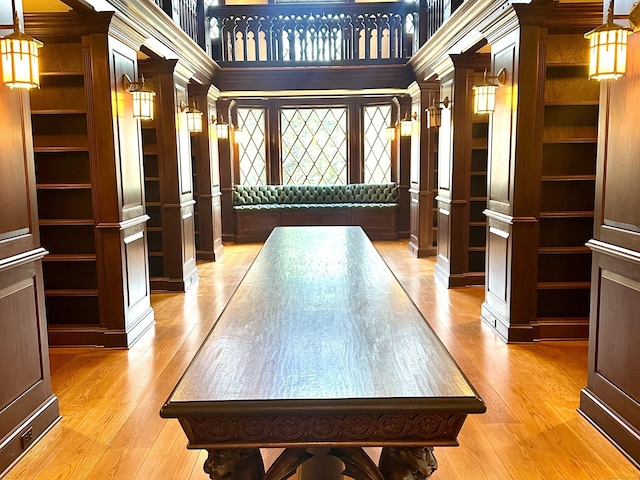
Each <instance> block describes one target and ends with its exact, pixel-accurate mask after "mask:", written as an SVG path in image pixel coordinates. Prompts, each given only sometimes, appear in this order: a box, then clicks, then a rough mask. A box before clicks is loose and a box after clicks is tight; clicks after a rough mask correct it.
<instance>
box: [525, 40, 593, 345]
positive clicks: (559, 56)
mask: <svg viewBox="0 0 640 480" xmlns="http://www.w3.org/2000/svg"><path fill="white" fill-rule="evenodd" d="M544 87H545V94H544V138H543V147H542V148H543V149H542V166H541V185H540V237H539V248H538V282H537V319H538V322H540V324H541V327H540V328H541V329H542V328H544V324H545V322H546V323H555V324H562V323H564V324H567V325H571V327H570V328H573V329H574V330H575V329H576V327H578V329H579V328H580V327H581V326H583V329H584V331H585V332H586V328H587V325H588V316H589V289H590V272H591V253H590V251H589V249H588V248H587V247H585V243H586V242H587V241H588V240H589V239H590V238H591V237H592V236H593V209H594V198H595V178H596V176H595V175H596V141H597V124H598V98H599V84H598V82H596V81H590V80H588V49H587V44H586V42H584V39H583V38H582V35H578V34H562V35H549V37H548V39H547V44H546V78H545V84H544ZM575 331H576V332H577V331H578V330H575Z"/></svg>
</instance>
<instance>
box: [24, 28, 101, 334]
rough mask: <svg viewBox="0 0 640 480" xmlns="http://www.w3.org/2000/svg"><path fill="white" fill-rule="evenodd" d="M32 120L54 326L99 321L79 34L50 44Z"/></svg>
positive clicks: (33, 102)
mask: <svg viewBox="0 0 640 480" xmlns="http://www.w3.org/2000/svg"><path fill="white" fill-rule="evenodd" d="M40 58H41V73H40V76H41V88H40V89H38V90H31V121H32V130H33V142H34V157H35V168H36V187H37V194H38V216H39V225H40V235H41V239H42V245H43V247H44V248H46V249H47V250H48V251H49V252H50V254H49V255H47V256H46V257H44V263H43V271H44V284H45V303H46V307H47V318H48V322H49V325H50V326H57V327H61V328H64V326H65V325H76V326H77V325H82V326H97V325H99V324H100V318H99V307H98V280H97V268H96V246H95V237H94V221H93V204H92V196H93V192H92V183H91V174H90V162H89V139H88V133H87V105H86V95H85V85H84V83H85V79H84V60H83V53H82V43H81V40H80V38H77V39H66V41H65V42H64V43H51V42H47V43H46V44H45V46H44V47H43V48H42V49H41V51H40Z"/></svg>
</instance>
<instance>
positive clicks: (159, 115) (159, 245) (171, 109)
mask: <svg viewBox="0 0 640 480" xmlns="http://www.w3.org/2000/svg"><path fill="white" fill-rule="evenodd" d="M139 65H140V71H141V72H142V73H143V74H144V75H145V77H146V78H147V79H148V81H149V82H150V84H152V85H153V88H154V89H155V91H156V100H155V102H156V103H155V120H153V121H145V122H144V125H143V143H144V149H145V170H146V172H147V173H148V172H150V171H152V170H155V171H156V172H157V177H155V178H153V181H155V182H156V184H155V185H152V184H151V181H152V178H151V177H147V178H148V180H149V182H148V183H147V187H146V188H147V199H148V200H149V201H152V200H153V201H154V202H153V205H154V206H156V207H157V209H156V210H155V211H154V213H153V214H151V215H150V216H151V217H152V220H151V221H152V224H153V228H154V230H153V238H152V237H151V236H150V239H149V247H150V248H149V250H150V257H149V258H150V263H151V268H152V271H151V278H150V281H151V288H152V289H154V290H168V291H182V292H184V291H186V290H188V289H189V288H190V287H191V286H192V285H193V283H194V282H195V281H196V280H197V278H198V270H197V268H196V247H195V219H194V204H195V200H194V198H193V178H192V170H191V140H190V137H189V131H188V130H187V125H186V116H185V113H183V111H182V107H183V106H186V105H188V102H189V98H188V93H187V82H188V80H189V78H188V77H187V76H185V75H184V74H183V73H182V72H181V70H180V66H179V64H178V61H177V60H155V59H151V60H144V61H142V62H140V64H139ZM151 157H154V158H151ZM147 162H150V163H149V164H147ZM152 163H153V167H152V166H151V164H152ZM150 188H153V190H150ZM156 188H157V190H156ZM152 195H153V196H154V197H152Z"/></svg>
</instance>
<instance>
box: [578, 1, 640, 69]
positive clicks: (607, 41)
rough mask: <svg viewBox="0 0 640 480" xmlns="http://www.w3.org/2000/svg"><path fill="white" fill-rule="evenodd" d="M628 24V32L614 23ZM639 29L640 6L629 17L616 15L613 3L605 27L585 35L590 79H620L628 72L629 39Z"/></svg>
mask: <svg viewBox="0 0 640 480" xmlns="http://www.w3.org/2000/svg"><path fill="white" fill-rule="evenodd" d="M616 18H618V19H625V20H628V21H629V28H625V27H621V26H620V25H618V24H616V23H614V22H613V20H614V19H616ZM639 27H640V8H638V2H636V3H634V4H633V5H632V6H631V11H630V12H629V15H614V14H613V0H611V2H610V3H609V8H607V17H606V23H604V24H603V25H600V26H599V27H598V28H595V29H593V30H591V31H590V32H587V33H585V34H584V37H585V38H587V39H588V40H589V79H592V78H595V79H596V80H605V79H609V78H613V79H618V78H620V77H622V76H623V75H624V74H625V73H626V71H627V37H628V36H629V35H631V33H633V32H635V31H637V30H638V28H639Z"/></svg>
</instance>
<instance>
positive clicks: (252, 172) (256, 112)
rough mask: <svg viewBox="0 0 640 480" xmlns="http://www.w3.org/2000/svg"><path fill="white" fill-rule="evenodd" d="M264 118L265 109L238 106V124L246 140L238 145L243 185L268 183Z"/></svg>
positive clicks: (241, 182)
mask: <svg viewBox="0 0 640 480" xmlns="http://www.w3.org/2000/svg"><path fill="white" fill-rule="evenodd" d="M264 120H265V118H264V109H262V108H243V107H238V126H239V127H240V128H241V129H242V130H243V131H244V140H243V142H242V143H240V144H239V145H238V152H239V155H240V184H242V185H266V184H267V152H266V144H265V121H264Z"/></svg>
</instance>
